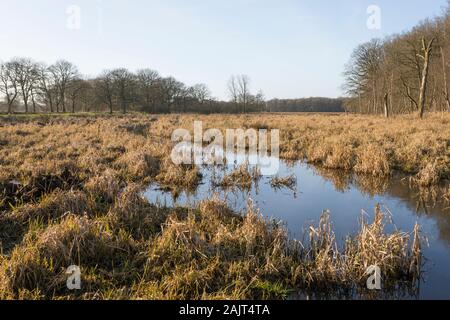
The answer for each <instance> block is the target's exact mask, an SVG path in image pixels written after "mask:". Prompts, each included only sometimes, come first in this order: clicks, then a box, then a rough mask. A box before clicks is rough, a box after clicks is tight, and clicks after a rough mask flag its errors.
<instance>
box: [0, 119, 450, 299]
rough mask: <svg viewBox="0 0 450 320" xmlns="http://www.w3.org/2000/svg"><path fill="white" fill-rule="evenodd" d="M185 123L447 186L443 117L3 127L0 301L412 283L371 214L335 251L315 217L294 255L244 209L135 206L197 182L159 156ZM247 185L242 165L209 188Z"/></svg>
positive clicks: (315, 158) (412, 250)
mask: <svg viewBox="0 0 450 320" xmlns="http://www.w3.org/2000/svg"><path fill="white" fill-rule="evenodd" d="M261 118H262V119H261ZM194 120H203V121H204V127H205V129H206V128H213V127H214V128H220V129H225V128H241V127H244V128H249V127H251V128H264V129H266V128H273V129H277V128H280V129H282V130H281V142H282V145H281V155H282V157H283V158H284V159H293V160H308V161H309V162H311V163H314V164H320V165H322V169H321V170H325V169H326V168H333V169H344V170H348V171H356V172H358V173H359V174H364V175H368V176H372V175H373V176H384V177H387V176H389V175H390V174H391V173H392V172H393V171H394V170H399V171H402V172H405V173H410V174H411V175H413V176H414V177H413V179H412V180H413V181H414V183H417V184H420V185H424V186H428V185H434V184H437V183H439V182H442V181H443V180H447V179H448V177H449V136H450V134H449V130H450V129H449V126H448V124H449V120H450V119H449V118H448V116H444V118H442V119H441V118H439V117H438V116H435V115H429V116H428V118H427V119H425V120H424V121H421V122H417V121H416V122H412V121H411V119H409V118H408V117H404V118H403V117H401V118H396V119H391V120H390V121H388V122H386V120H384V119H381V118H375V117H363V116H339V115H333V116H323V115H320V116H319V115H263V116H261V115H245V116H243V115H241V116H231V115H226V116H225V115H220V116H194V115H185V116H178V115H168V116H160V117H158V118H152V119H150V118H149V117H145V116H142V115H129V116H123V117H122V116H121V117H118V116H115V117H109V116H108V117H107V116H105V117H64V118H63V117H61V118H58V117H36V118H32V119H31V118H30V119H26V118H25V119H23V120H21V121H18V120H14V119H9V120H8V119H6V118H2V119H0V121H2V126H0V148H1V150H2V152H1V153H0V165H1V168H2V170H1V171H0V244H1V247H0V298H5V299H41V298H46V299H145V298H155V299H187V298H193V299H202V298H203V299H217V298H235V299H255V298H256V299H257V298H261V299H269V298H277V299H279V298H285V297H286V296H288V295H289V294H290V292H291V290H294V291H295V290H298V289H299V288H302V289H304V290H310V291H311V292H315V293H318V292H325V293H329V294H331V295H333V294H337V295H339V294H342V293H343V292H342V290H343V289H342V288H344V289H345V291H346V292H345V294H346V295H347V294H348V291H349V290H350V291H354V290H356V291H358V292H361V290H360V289H361V285H362V283H361V282H362V279H363V272H364V271H365V269H364V267H365V266H367V265H370V264H377V265H379V266H380V267H381V268H382V270H383V272H386V280H387V283H393V284H398V283H399V281H400V282H402V283H403V282H406V283H408V284H410V285H412V284H414V282H415V280H416V277H417V275H418V271H419V267H420V264H421V261H420V258H421V254H420V245H419V244H420V241H419V238H418V237H414V238H411V239H410V237H411V235H410V234H405V233H400V232H395V233H393V234H385V233H384V232H383V226H384V222H385V218H386V216H385V214H384V213H382V212H381V210H379V209H378V210H377V212H376V219H375V222H374V223H373V224H368V223H365V222H364V223H362V226H361V231H360V232H359V233H358V234H357V235H355V236H353V237H349V239H348V240H347V242H346V244H345V247H344V248H341V249H339V248H338V246H337V244H336V240H335V239H334V236H333V233H332V229H331V225H330V223H329V217H327V216H326V215H324V216H323V218H322V220H321V223H320V224H319V226H318V227H316V228H311V243H310V244H309V245H307V244H303V246H302V245H300V244H299V243H296V242H292V241H290V240H289V238H288V237H287V232H286V230H285V229H284V228H283V227H282V226H281V224H278V223H274V222H268V221H265V220H264V219H263V218H262V217H261V215H260V214H259V213H258V212H257V211H256V210H254V209H253V208H251V207H250V209H249V212H248V213H247V215H245V216H244V217H243V216H240V215H236V214H235V213H233V212H231V210H230V209H229V208H227V207H226V205H225V204H224V203H222V202H220V201H219V200H211V201H207V202H204V203H202V204H201V206H200V207H199V208H198V209H195V210H194V209H192V210H188V209H182V208H179V209H172V210H169V209H160V208H157V207H155V206H154V205H152V204H150V203H148V202H147V201H146V200H145V199H142V197H141V196H140V191H141V190H142V187H144V186H146V185H147V184H149V183H151V182H157V183H159V184H160V185H161V186H163V187H165V188H168V189H172V190H179V189H188V188H195V187H196V186H197V185H198V184H199V183H200V182H201V176H200V174H199V169H198V168H197V167H195V166H174V165H173V164H172V162H171V161H170V158H169V156H170V152H171V149H172V145H173V144H172V142H171V141H170V137H171V134H172V132H173V130H174V129H175V128H186V129H191V128H192V126H193V121H194ZM259 177H260V174H259V171H258V170H257V169H255V170H250V169H249V168H248V166H245V167H244V166H242V167H239V168H236V170H235V171H233V172H231V173H230V174H229V175H227V176H225V178H224V179H223V181H222V183H223V185H224V186H237V187H244V188H245V187H246V186H248V185H250V186H251V184H252V183H253V182H254V181H255V180H258V178H259ZM330 179H333V181H335V182H336V183H340V184H342V185H344V182H345V180H346V178H345V176H343V177H339V178H337V177H336V176H334V175H330ZM288 180H289V179H282V178H279V181H274V182H278V183H277V184H280V183H281V184H283V185H287V184H289V185H290V184H291V183H290V182H291V181H288ZM359 183H360V184H362V185H366V184H367V188H368V189H370V188H371V187H372V186H371V185H372V184H373V183H372V182H370V181H368V179H366V178H364V179H362V178H361V179H360V182H359ZM381 187H382V186H380V188H381ZM447 197H448V198H450V193H449V192H447ZM415 231H416V233H418V229H416V230H415ZM410 240H411V241H410ZM72 264H77V265H80V267H81V269H82V281H83V290H81V291H80V292H75V293H74V292H69V291H67V289H66V288H65V280H66V275H65V274H64V272H65V268H67V267H68V266H69V265H72ZM355 284H356V285H355ZM355 286H356V287H355Z"/></svg>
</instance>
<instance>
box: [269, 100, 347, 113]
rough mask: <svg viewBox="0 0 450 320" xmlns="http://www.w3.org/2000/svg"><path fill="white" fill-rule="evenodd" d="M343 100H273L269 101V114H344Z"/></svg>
mask: <svg viewBox="0 0 450 320" xmlns="http://www.w3.org/2000/svg"><path fill="white" fill-rule="evenodd" d="M344 100H345V99H342V98H337V99H332V98H321V97H312V98H303V99H273V100H269V101H267V111H269V112H344V111H345V109H344Z"/></svg>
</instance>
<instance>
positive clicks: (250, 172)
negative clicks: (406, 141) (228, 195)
mask: <svg viewBox="0 0 450 320" xmlns="http://www.w3.org/2000/svg"><path fill="white" fill-rule="evenodd" d="M260 179H261V171H260V170H259V168H258V167H251V168H250V166H249V164H248V163H243V164H241V165H240V166H238V167H237V168H235V169H234V170H233V171H231V172H229V173H227V174H225V176H224V177H223V178H222V180H221V181H218V182H217V181H215V182H213V183H214V184H215V185H216V186H220V187H222V188H234V187H237V188H242V189H251V188H252V185H253V184H254V183H257V182H258V181H259V180H260Z"/></svg>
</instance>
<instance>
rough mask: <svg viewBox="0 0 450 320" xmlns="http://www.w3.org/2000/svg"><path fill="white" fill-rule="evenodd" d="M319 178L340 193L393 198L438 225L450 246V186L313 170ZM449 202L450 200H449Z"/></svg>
mask: <svg viewBox="0 0 450 320" xmlns="http://www.w3.org/2000/svg"><path fill="white" fill-rule="evenodd" d="M311 169H312V170H313V171H314V172H315V174H318V175H320V176H321V177H322V178H323V179H325V180H326V181H329V182H331V183H332V184H333V185H334V187H335V189H336V190H337V191H339V192H347V191H349V190H350V189H351V187H355V188H357V189H358V190H359V191H360V192H361V193H363V194H365V195H367V196H370V197H375V196H389V197H392V198H395V199H398V200H400V201H402V203H404V204H405V205H406V207H407V208H408V210H409V211H411V212H415V213H416V214H417V215H418V216H419V217H420V216H427V217H431V218H433V219H435V220H436V221H437V228H438V230H439V238H440V239H441V240H443V241H445V242H446V243H447V244H450V191H449V190H450V189H449V188H450V186H449V185H448V184H447V185H441V186H434V187H430V188H419V187H417V186H415V185H413V184H411V183H410V180H409V179H408V178H405V177H404V176H398V175H394V176H392V177H390V178H380V177H374V176H370V175H357V174H352V173H350V172H346V171H342V170H332V169H326V168H321V167H311ZM447 198H449V199H447Z"/></svg>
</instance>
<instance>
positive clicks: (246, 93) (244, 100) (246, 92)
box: [237, 75, 251, 113]
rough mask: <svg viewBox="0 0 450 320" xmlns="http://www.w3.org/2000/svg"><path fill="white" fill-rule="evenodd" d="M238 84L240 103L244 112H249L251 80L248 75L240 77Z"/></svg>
mask: <svg viewBox="0 0 450 320" xmlns="http://www.w3.org/2000/svg"><path fill="white" fill-rule="evenodd" d="M237 84H238V97H239V102H240V104H241V105H242V108H243V112H244V113H246V112H247V106H248V103H249V97H250V95H251V93H250V78H249V77H248V76H246V75H240V76H238V78H237Z"/></svg>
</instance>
